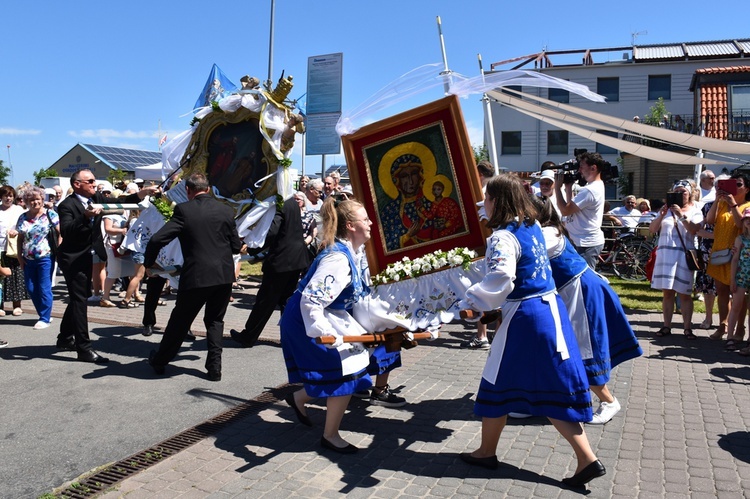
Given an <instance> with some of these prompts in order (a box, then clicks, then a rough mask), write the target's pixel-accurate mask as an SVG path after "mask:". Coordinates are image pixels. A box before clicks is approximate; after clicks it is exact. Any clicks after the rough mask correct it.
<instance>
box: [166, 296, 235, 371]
mask: <svg viewBox="0 0 750 499" xmlns="http://www.w3.org/2000/svg"><path fill="white" fill-rule="evenodd" d="M231 295H232V284H231V283H228V284H220V285H218V286H207V287H205V288H194V289H186V290H182V289H180V290H178V291H177V302H176V303H175V307H174V310H172V315H170V316H169V322H167V327H166V329H165V330H164V336H163V337H162V339H161V343H160V344H159V351H158V352H156V356H155V357H154V359H153V364H154V365H157V366H164V365H166V364H169V362H170V361H172V359H174V358H175V357H176V356H177V353H178V352H179V351H180V346H182V342H183V341H185V337H186V336H187V332H188V331H189V330H190V326H191V325H192V324H193V321H194V320H195V318H196V317H197V316H198V312H200V310H201V308H202V307H203V306H204V305H205V306H206V310H205V311H204V312H203V324H205V326H206V339H207V340H208V341H207V344H208V355H207V356H206V370H207V371H209V372H221V351H222V347H221V337H222V335H223V334H224V314H226V311H227V306H228V305H229V297H230V296H231Z"/></svg>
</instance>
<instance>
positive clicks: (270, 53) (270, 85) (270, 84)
mask: <svg viewBox="0 0 750 499" xmlns="http://www.w3.org/2000/svg"><path fill="white" fill-rule="evenodd" d="M275 12H276V0H271V35H270V40H269V41H268V80H266V87H267V88H268V89H269V90H271V89H272V88H273V80H271V78H272V77H273V20H274V17H275Z"/></svg>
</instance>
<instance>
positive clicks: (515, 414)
mask: <svg viewBox="0 0 750 499" xmlns="http://www.w3.org/2000/svg"><path fill="white" fill-rule="evenodd" d="M508 417H509V418H513V419H526V418H530V417H531V414H524V413H523V412H509V413H508Z"/></svg>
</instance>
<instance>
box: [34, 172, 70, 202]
mask: <svg viewBox="0 0 750 499" xmlns="http://www.w3.org/2000/svg"><path fill="white" fill-rule="evenodd" d="M39 185H40V186H41V187H42V188H44V189H48V188H50V189H51V188H52V187H53V186H55V185H59V186H60V187H61V188H62V192H63V199H65V196H67V195H68V189H70V177H44V178H43V179H41V180H39Z"/></svg>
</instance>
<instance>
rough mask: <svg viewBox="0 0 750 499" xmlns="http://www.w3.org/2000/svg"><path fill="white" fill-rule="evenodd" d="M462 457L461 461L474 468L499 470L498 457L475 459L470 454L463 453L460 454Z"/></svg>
mask: <svg viewBox="0 0 750 499" xmlns="http://www.w3.org/2000/svg"><path fill="white" fill-rule="evenodd" d="M460 457H461V461H463V462H465V463H468V464H471V465H474V466H481V467H482V468H487V469H488V470H496V469H497V456H491V457H474V456H472V455H471V453H470V452H462V453H461V454H460Z"/></svg>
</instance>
